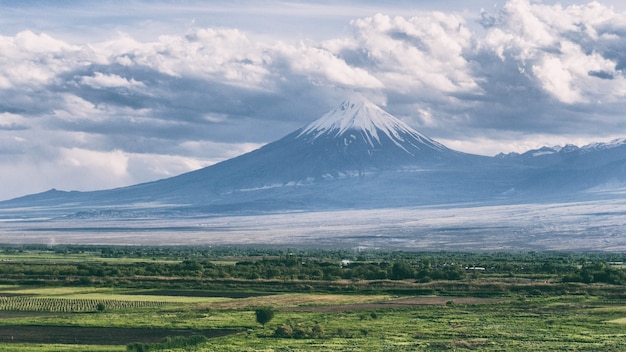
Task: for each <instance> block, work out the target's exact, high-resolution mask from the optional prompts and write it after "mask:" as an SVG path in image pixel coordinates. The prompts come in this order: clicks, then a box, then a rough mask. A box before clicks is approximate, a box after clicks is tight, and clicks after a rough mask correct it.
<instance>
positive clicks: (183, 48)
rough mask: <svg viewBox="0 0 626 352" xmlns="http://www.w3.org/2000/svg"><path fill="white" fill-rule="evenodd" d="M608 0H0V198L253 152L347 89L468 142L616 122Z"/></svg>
mask: <svg viewBox="0 0 626 352" xmlns="http://www.w3.org/2000/svg"><path fill="white" fill-rule="evenodd" d="M625 70H626V4H625V3H624V2H623V1H621V0H611V1H609V0H606V1H598V2H584V1H573V0H567V1H547V0H546V1H534V0H508V1H507V0H473V1H465V0H423V1H408V0H406V1H403V0H396V1H393V0H390V1H384V2H381V1H373V0H370V1H323V0H322V1H309V0H300V1H289V0H284V1H272V0H269V1H252V0H234V1H184V0H178V1H174V0H171V1H165V0H160V1H159V0H157V1H141V0H125V1H119V0H101V1H78V0H66V1H43V0H40V1H34V0H33V1H28V0H25V1H17V0H0V185H2V186H0V200H2V199H9V198H13V197H18V196H22V195H26V194H32V193H37V192H42V191H46V190H48V189H51V188H56V189H61V190H81V191H86V190H96V189H108V188H114V187H121V186H126V185H131V184H136V183H141V182H147V181H152V180H157V179H162V178H167V177H171V176H175V175H178V174H181V173H184V172H188V171H192V170H195V169H199V168H202V167H205V166H209V165H212V164H214V163H216V162H219V161H222V160H225V159H228V158H231V157H234V156H237V155H240V154H242V153H245V152H248V151H251V150H254V149H256V148H259V147H260V146H262V145H264V144H266V143H269V142H272V141H274V140H277V139H279V138H281V137H283V136H284V135H286V134H288V133H290V132H292V131H294V130H296V129H298V128H301V127H303V126H305V125H307V124H308V123H310V122H311V121H313V120H315V119H317V118H319V117H320V116H322V115H323V114H324V113H326V112H327V111H329V110H331V109H333V108H334V107H336V106H337V105H338V104H340V103H341V101H343V100H344V99H345V98H346V97H348V96H350V95H353V94H355V93H357V94H360V95H362V96H365V97H367V98H368V99H370V100H371V101H373V102H374V103H376V104H378V105H379V106H381V107H382V108H383V109H385V110H386V111H388V112H389V113H391V114H393V115H394V116H396V117H398V118H399V119H401V120H403V121H404V122H406V123H407V124H409V125H410V126H411V127H413V128H415V129H416V130H418V131H420V132H421V133H424V134H426V135H428V136H429V137H431V138H433V139H435V140H437V141H439V142H441V143H443V144H445V145H446V146H448V147H450V148H453V149H456V150H460V151H464V152H469V153H476V154H482V155H495V154H498V153H500V152H504V153H508V152H524V151H526V150H529V149H533V148H539V147H541V146H544V145H548V146H554V145H565V144H575V145H579V146H582V145H585V144H589V143H593V142H608V141H610V140H613V139H616V138H626V74H625Z"/></svg>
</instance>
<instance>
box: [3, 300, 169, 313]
mask: <svg viewBox="0 0 626 352" xmlns="http://www.w3.org/2000/svg"><path fill="white" fill-rule="evenodd" d="M164 304H165V302H155V301H122V300H114V299H66V298H49V297H25V296H12V297H5V296H0V311H31V312H67V313H73V312H94V311H98V310H122V309H133V308H146V307H158V306H162V305H164Z"/></svg>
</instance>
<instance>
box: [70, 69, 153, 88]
mask: <svg viewBox="0 0 626 352" xmlns="http://www.w3.org/2000/svg"><path fill="white" fill-rule="evenodd" d="M80 83H82V84H84V85H87V86H90V87H92V88H96V89H100V88H134V87H144V84H143V83H141V82H137V81H136V80H134V79H132V78H131V79H130V80H128V79H127V78H124V77H121V76H118V75H116V74H110V75H106V74H103V73H101V72H94V75H93V76H89V77H81V78H80Z"/></svg>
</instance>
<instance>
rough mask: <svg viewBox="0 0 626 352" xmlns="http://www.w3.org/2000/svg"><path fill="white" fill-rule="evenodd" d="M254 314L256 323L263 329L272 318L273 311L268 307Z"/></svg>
mask: <svg viewBox="0 0 626 352" xmlns="http://www.w3.org/2000/svg"><path fill="white" fill-rule="evenodd" d="M254 313H255V315H256V322H257V323H259V324H261V325H263V327H264V328H265V324H267V323H269V322H270V320H272V318H274V311H273V310H272V308H269V307H264V308H259V309H257V310H256V311H255V312H254Z"/></svg>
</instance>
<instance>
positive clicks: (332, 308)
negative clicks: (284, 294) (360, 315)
mask: <svg viewBox="0 0 626 352" xmlns="http://www.w3.org/2000/svg"><path fill="white" fill-rule="evenodd" d="M505 301H507V300H506V299H500V298H479V297H409V298H401V299H396V300H390V301H386V302H379V303H356V304H337V305H321V306H300V307H288V308H283V309H280V310H285V311H293V312H328V313H333V312H344V311H348V310H375V309H389V308H392V309H393V308H406V307H412V306H436V305H446V304H448V302H451V303H454V304H490V303H500V302H505Z"/></svg>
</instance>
